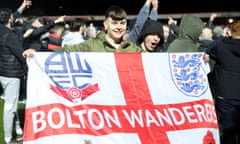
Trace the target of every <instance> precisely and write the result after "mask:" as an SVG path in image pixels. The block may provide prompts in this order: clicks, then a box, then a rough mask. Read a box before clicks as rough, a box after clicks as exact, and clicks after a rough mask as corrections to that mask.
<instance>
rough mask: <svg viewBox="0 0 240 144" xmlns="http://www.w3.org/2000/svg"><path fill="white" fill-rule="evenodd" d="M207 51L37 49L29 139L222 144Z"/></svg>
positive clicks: (39, 142)
mask: <svg viewBox="0 0 240 144" xmlns="http://www.w3.org/2000/svg"><path fill="white" fill-rule="evenodd" d="M202 59H203V53H94V52H92V53H84V52H79V53H67V52H37V53H36V54H35V55H34V57H32V58H28V67H29V71H28V80H27V101H26V110H25V123H24V144H54V143H55V144H66V143H67V144H192V143H194V144H208V143H211V144H219V128H218V123H217V116H216V112H215V107H214V102H213V98H212V96H211V92H210V88H209V85H208V80H207V73H208V72H209V69H208V65H207V64H205V63H204V62H203V60H202Z"/></svg>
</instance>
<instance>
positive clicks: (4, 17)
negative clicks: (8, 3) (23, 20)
mask: <svg viewBox="0 0 240 144" xmlns="http://www.w3.org/2000/svg"><path fill="white" fill-rule="evenodd" d="M11 14H12V10H11V9H9V8H1V9H0V23H1V24H3V25H6V24H7V23H8V21H9V19H10V18H11Z"/></svg>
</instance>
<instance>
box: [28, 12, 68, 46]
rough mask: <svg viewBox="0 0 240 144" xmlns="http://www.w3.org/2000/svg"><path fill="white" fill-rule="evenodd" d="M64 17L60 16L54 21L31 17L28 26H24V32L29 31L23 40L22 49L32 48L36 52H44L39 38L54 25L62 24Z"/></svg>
mask: <svg viewBox="0 0 240 144" xmlns="http://www.w3.org/2000/svg"><path fill="white" fill-rule="evenodd" d="M64 19H65V16H60V17H58V18H57V19H55V20H54V21H48V20H47V19H46V18H43V17H40V18H39V17H33V18H30V20H29V22H30V23H29V24H28V25H27V26H26V32H28V31H31V32H30V33H28V36H26V37H25V39H24V47H25V48H34V49H36V50H46V47H45V48H44V47H43V45H42V42H41V41H40V39H41V36H42V35H43V34H45V33H47V32H49V30H50V29H51V28H53V27H54V25H56V24H59V23H62V22H64Z"/></svg>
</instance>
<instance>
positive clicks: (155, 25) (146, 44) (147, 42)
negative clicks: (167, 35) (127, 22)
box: [138, 19, 164, 52]
mask: <svg viewBox="0 0 240 144" xmlns="http://www.w3.org/2000/svg"><path fill="white" fill-rule="evenodd" d="M163 43H164V37H163V27H162V24H161V23H160V22H158V21H155V20H150V19H149V20H147V21H146V22H145V24H144V26H143V28H142V31H141V33H140V34H139V39H138V45H139V46H140V47H141V48H142V49H144V50H145V51H147V52H156V49H157V47H159V46H160V45H162V44H163Z"/></svg>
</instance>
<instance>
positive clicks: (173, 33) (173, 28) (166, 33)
mask: <svg viewBox="0 0 240 144" xmlns="http://www.w3.org/2000/svg"><path fill="white" fill-rule="evenodd" d="M178 31H179V28H178V26H177V24H176V21H175V20H174V19H173V18H172V17H168V24H167V25H166V24H165V25H163V37H164V42H163V44H162V45H160V46H158V48H157V50H156V51H157V52H166V51H167V50H168V46H169V45H170V44H171V43H172V42H173V40H175V39H176V37H177V35H178Z"/></svg>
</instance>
